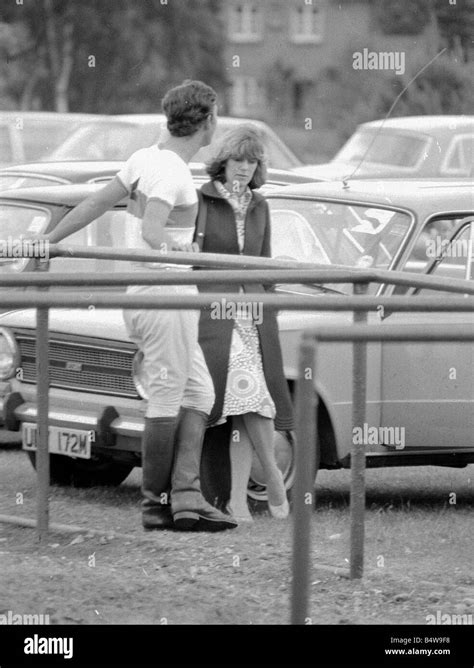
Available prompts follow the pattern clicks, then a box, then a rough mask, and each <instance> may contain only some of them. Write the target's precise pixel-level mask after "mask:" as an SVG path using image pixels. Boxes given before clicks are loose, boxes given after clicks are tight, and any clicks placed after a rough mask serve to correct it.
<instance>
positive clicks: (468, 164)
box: [441, 135, 474, 176]
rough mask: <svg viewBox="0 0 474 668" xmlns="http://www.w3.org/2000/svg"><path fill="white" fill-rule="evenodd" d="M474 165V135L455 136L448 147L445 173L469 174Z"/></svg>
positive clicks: (443, 170)
mask: <svg viewBox="0 0 474 668" xmlns="http://www.w3.org/2000/svg"><path fill="white" fill-rule="evenodd" d="M473 165H474V136H473V135H466V136H462V137H455V138H454V139H453V141H452V143H451V146H450V148H449V149H448V153H447V158H446V163H445V164H444V165H443V167H442V170H441V171H442V172H443V174H456V175H459V176H468V175H469V174H470V173H471V170H472V168H473Z"/></svg>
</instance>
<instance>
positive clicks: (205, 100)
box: [161, 79, 217, 137]
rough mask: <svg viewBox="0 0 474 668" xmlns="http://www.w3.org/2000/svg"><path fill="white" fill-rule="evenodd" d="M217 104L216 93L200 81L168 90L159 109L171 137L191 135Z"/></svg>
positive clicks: (186, 83) (184, 83)
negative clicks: (164, 115) (166, 120)
mask: <svg viewBox="0 0 474 668" xmlns="http://www.w3.org/2000/svg"><path fill="white" fill-rule="evenodd" d="M216 103H217V93H216V91H215V90H214V89H213V88H211V87H210V86H207V85H206V84H205V83H203V82H202V81H191V80H189V79H188V80H187V81H184V82H183V83H182V84H181V85H180V86H175V87H174V88H171V90H169V91H168V92H167V93H166V95H165V97H164V98H163V102H162V103H161V107H162V109H163V113H164V114H166V118H167V119H168V123H167V127H168V130H169V132H170V134H171V135H172V136H173V137H189V136H190V135H193V134H194V133H195V132H197V130H199V127H200V126H201V124H202V123H203V122H204V121H205V120H206V118H207V117H208V116H209V115H210V114H212V111H213V107H214V105H215V104H216Z"/></svg>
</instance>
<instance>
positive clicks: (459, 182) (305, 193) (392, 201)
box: [0, 178, 474, 211]
mask: <svg viewBox="0 0 474 668" xmlns="http://www.w3.org/2000/svg"><path fill="white" fill-rule="evenodd" d="M102 187H103V185H98V184H94V185H92V184H87V183H85V184H83V183H81V184H73V185H61V186H45V187H41V188H33V187H30V188H17V189H11V190H5V191H3V192H0V197H1V198H2V200H6V199H9V200H10V199H11V200H26V201H32V202H42V203H45V204H46V203H48V204H58V205H65V206H76V205H77V204H79V203H80V202H81V201H82V200H83V199H84V198H85V197H87V196H88V195H91V194H92V193H94V192H96V191H97V190H98V189H100V188H102ZM433 196H435V197H436V202H437V204H436V208H438V209H439V210H442V209H446V210H451V209H452V210H456V211H460V210H467V209H472V208H474V189H473V181H472V179H467V178H466V179H441V178H440V179H413V180H407V179H385V180H384V179H364V180H362V179H361V180H354V181H349V182H348V185H347V187H345V186H344V184H343V183H342V182H341V181H331V182H317V183H316V182H315V183H305V184H297V185H286V186H282V187H281V188H279V187H278V188H274V189H273V190H272V191H271V192H269V193H268V194H267V197H269V198H275V197H285V198H288V197H294V198H312V197H321V198H323V199H343V200H347V201H352V202H355V201H358V202H364V203H374V204H375V203H378V204H386V205H389V206H397V207H401V208H417V209H419V208H420V205H421V204H425V205H427V206H428V205H429V204H430V201H431V198H432V197H433ZM124 202H125V200H124ZM424 208H426V207H424ZM431 208H432V206H431Z"/></svg>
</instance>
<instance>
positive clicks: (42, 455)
mask: <svg viewBox="0 0 474 668" xmlns="http://www.w3.org/2000/svg"><path fill="white" fill-rule="evenodd" d="M36 264H37V269H38V270H39V271H43V270H46V269H47V267H46V266H45V265H42V263H41V262H40V261H37V263H36ZM38 290H48V288H41V287H40V288H38ZM48 328H49V307H44V308H37V309H36V374H37V376H36V377H37V379H38V383H37V389H36V391H37V400H36V401H37V411H38V417H37V429H38V431H37V450H36V476H37V477H36V480H37V486H38V489H37V508H36V519H37V521H36V530H37V537H38V541H39V542H40V543H41V542H45V541H46V539H47V537H48V530H49V443H48V441H49V439H48V424H49V338H48V337H49V333H48Z"/></svg>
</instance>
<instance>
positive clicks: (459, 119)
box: [359, 115, 474, 132]
mask: <svg viewBox="0 0 474 668" xmlns="http://www.w3.org/2000/svg"><path fill="white" fill-rule="evenodd" d="M381 125H382V126H383V127H384V128H385V129H393V130H418V131H420V132H426V131H427V130H460V129H474V116H467V115H459V116H454V115H451V116H400V117H398V118H388V119H379V120H376V121H369V122H368V123H362V124H361V125H360V126H359V127H362V128H379V127H380V126H381Z"/></svg>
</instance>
